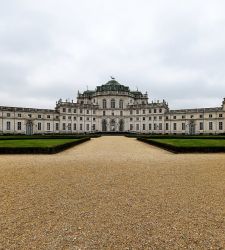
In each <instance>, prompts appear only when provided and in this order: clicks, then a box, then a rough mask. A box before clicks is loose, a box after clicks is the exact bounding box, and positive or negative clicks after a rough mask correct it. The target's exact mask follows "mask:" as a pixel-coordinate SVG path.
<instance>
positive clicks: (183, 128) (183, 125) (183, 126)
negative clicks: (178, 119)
mask: <svg viewBox="0 0 225 250" xmlns="http://www.w3.org/2000/svg"><path fill="white" fill-rule="evenodd" d="M185 127H186V126H185V123H184V122H182V130H185Z"/></svg>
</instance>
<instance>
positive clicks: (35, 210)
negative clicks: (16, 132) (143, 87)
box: [0, 136, 225, 250]
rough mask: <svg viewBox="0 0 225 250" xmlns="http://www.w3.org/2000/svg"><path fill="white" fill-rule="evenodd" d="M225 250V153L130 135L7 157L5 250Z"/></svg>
mask: <svg viewBox="0 0 225 250" xmlns="http://www.w3.org/2000/svg"><path fill="white" fill-rule="evenodd" d="M187 248H188V249H225V154H184V155H181V154H180V155H176V154H172V153H169V152H167V151H163V150H161V149H158V148H155V147H153V146H150V145H147V144H144V143H142V142H139V141H136V140H135V139H132V138H126V137H122V136H118V137H101V138H96V139H92V140H91V141H90V142H86V143H84V144H82V145H79V146H77V147H74V148H72V149H69V150H67V151H64V152H62V153H59V154H56V155H0V249H16V250H17V249H75V250H76V249H77V250H78V249H119V250H120V249H187Z"/></svg>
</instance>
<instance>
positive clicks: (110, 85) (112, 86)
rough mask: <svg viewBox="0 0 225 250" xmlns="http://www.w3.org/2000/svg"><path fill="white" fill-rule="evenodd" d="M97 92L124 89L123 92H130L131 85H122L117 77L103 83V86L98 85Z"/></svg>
mask: <svg viewBox="0 0 225 250" xmlns="http://www.w3.org/2000/svg"><path fill="white" fill-rule="evenodd" d="M96 91H97V92H102V91H122V92H129V91H130V89H129V87H126V86H124V85H121V84H120V83H118V82H117V81H116V80H115V79H112V80H110V81H108V82H107V83H106V84H103V85H102V86H98V87H97V89H96Z"/></svg>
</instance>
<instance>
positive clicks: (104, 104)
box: [102, 99, 107, 109]
mask: <svg viewBox="0 0 225 250" xmlns="http://www.w3.org/2000/svg"><path fill="white" fill-rule="evenodd" d="M102 106H103V108H104V109H106V108H107V102H106V99H103V101H102Z"/></svg>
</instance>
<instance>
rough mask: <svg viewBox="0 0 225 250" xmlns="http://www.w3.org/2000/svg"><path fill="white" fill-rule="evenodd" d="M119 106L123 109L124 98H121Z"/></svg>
mask: <svg viewBox="0 0 225 250" xmlns="http://www.w3.org/2000/svg"><path fill="white" fill-rule="evenodd" d="M119 108H120V109H123V100H120V103H119Z"/></svg>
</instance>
